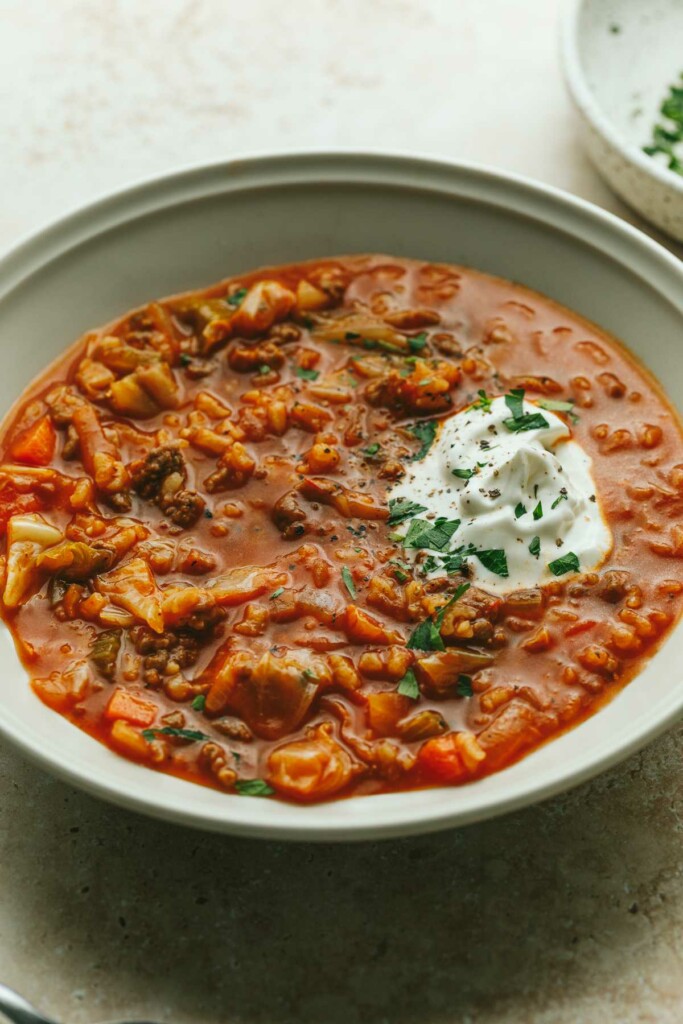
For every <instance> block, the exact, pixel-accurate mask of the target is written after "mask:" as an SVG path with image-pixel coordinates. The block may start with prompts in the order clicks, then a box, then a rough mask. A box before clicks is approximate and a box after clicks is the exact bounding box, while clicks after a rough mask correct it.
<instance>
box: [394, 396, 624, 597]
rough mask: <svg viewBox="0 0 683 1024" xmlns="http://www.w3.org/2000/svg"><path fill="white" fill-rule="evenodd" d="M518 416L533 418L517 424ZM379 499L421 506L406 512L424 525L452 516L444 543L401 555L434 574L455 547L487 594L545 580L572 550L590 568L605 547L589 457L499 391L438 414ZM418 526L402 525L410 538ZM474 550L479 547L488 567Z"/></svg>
mask: <svg viewBox="0 0 683 1024" xmlns="http://www.w3.org/2000/svg"><path fill="white" fill-rule="evenodd" d="M513 411H514V412H515V413H516V417H515V416H513V415H512V413H513ZM530 416H533V417H534V419H533V420H529V419H528V417H530ZM520 423H523V424H527V423H532V424H537V425H534V426H532V428H531V429H518V425H519V424H520ZM389 499H390V502H391V503H392V507H397V506H396V502H397V501H399V502H405V501H406V500H409V501H411V502H414V503H415V504H419V505H423V506H425V508H426V511H424V512H420V513H415V517H416V518H419V519H420V520H421V521H423V522H424V523H425V524H430V525H433V524H434V523H435V521H436V520H437V519H445V520H446V521H447V523H449V524H450V525H451V526H452V523H453V521H455V520H459V521H460V523H459V525H458V527H457V529H456V530H455V531H454V532H453V533H452V535H451V536H450V538H449V540H448V542H447V544H446V546H445V547H441V548H440V549H439V550H437V549H435V548H429V547H428V548H422V549H414V548H410V547H407V548H406V549H405V556H404V557H405V558H406V559H407V560H412V561H418V562H420V563H422V564H423V565H424V562H425V559H427V572H428V575H433V574H436V575H439V574H441V573H442V572H443V571H444V566H443V562H444V558H448V556H449V555H450V556H453V555H454V554H457V553H458V552H460V553H461V554H462V555H464V556H466V557H467V561H468V564H469V565H470V567H471V569H472V571H473V578H474V579H475V580H476V582H477V583H480V584H481V585H482V586H483V587H485V588H486V589H488V590H493V591H496V592H507V591H510V590H515V589H518V588H520V587H531V586H534V585H537V584H542V583H547V582H548V581H549V580H551V579H553V578H555V576H556V575H558V573H557V572H553V571H552V569H551V568H549V563H557V560H558V559H564V560H565V561H564V562H563V563H561V564H560V565H559V566H558V565H557V564H556V565H555V568H556V569H562V568H563V566H564V565H565V564H566V563H567V561H568V562H570V563H573V562H574V559H572V558H571V557H568V556H571V555H572V554H573V555H574V556H576V560H578V565H579V567H580V569H581V571H590V570H591V569H594V568H596V567H597V566H599V565H600V564H601V563H602V562H603V561H604V560H605V558H606V556H607V555H608V554H609V552H610V550H611V548H612V534H611V531H610V529H609V527H608V526H607V524H606V522H605V520H604V518H603V515H602V513H601V510H600V502H599V497H598V494H597V490H596V485H595V481H594V479H593V475H592V460H591V459H590V457H589V456H588V455H587V454H586V452H585V451H584V450H583V448H582V447H581V445H580V444H578V443H577V442H576V441H574V440H573V439H572V436H571V431H570V430H569V428H568V426H567V424H566V423H565V422H564V420H562V419H561V418H560V417H559V416H557V415H555V413H553V412H551V411H550V410H547V409H543V408H541V407H540V406H538V405H536V404H534V403H533V402H529V401H526V400H522V401H521V403H520V402H518V403H517V406H516V407H515V406H514V404H513V409H512V410H511V408H510V406H509V405H508V403H507V402H506V401H505V397H504V396H501V397H499V398H494V399H491V400H490V401H489V400H485V401H484V402H482V403H478V404H475V405H472V406H469V407H468V408H467V409H463V410H462V411H461V412H458V413H455V414H454V415H452V416H450V417H449V418H448V419H445V420H442V421H441V422H440V423H439V425H438V427H437V433H436V436H435V438H434V441H433V443H432V445H431V447H430V449H429V451H428V452H427V454H426V455H425V456H424V458H423V459H421V460H419V461H416V462H411V463H409V464H408V469H407V472H406V474H405V476H404V477H403V478H402V479H401V480H400V482H399V483H397V484H396V485H395V486H394V487H393V488H392V489H391V491H390V493H389ZM410 529H411V519H408V520H407V521H405V522H403V523H401V525H400V526H396V527H395V533H396V534H401V535H402V536H404V537H405V536H406V534H407V533H408V532H409V530H410ZM449 529H450V527H449V526H447V527H446V532H448V530H449ZM419 530H420V527H419V525H418V526H417V527H416V526H414V525H413V526H412V531H413V535H414V536H415V535H419ZM474 552H484V555H483V559H484V561H485V562H487V563H488V564H489V565H493V566H494V569H493V570H492V569H491V568H487V567H486V565H484V564H483V562H482V561H481V560H480V558H479V556H478V555H477V554H475V553H474ZM491 552H493V553H494V554H491ZM500 552H504V555H505V558H504V560H503V559H501V555H500ZM430 555H431V556H433V557H432V558H431V559H430V558H429V556H430ZM501 568H506V569H507V575H503V574H502V573H501V572H500V570H501Z"/></svg>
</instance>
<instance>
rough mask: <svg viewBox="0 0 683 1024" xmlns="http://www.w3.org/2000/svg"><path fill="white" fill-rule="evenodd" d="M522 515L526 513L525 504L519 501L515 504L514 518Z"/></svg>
mask: <svg viewBox="0 0 683 1024" xmlns="http://www.w3.org/2000/svg"><path fill="white" fill-rule="evenodd" d="M523 515H526V505H523V504H522V502H521V501H519V502H518V503H517V504H516V505H515V519H519V518H520V516H523Z"/></svg>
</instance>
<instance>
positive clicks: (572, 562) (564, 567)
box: [548, 551, 580, 576]
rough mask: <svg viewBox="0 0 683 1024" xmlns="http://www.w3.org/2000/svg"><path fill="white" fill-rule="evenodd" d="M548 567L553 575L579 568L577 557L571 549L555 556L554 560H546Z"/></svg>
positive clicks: (574, 570)
mask: <svg viewBox="0 0 683 1024" xmlns="http://www.w3.org/2000/svg"><path fill="white" fill-rule="evenodd" d="M548 568H549V569H550V571H551V573H552V574H553V576H564V574H565V573H566V572H578V571H579V569H580V565H579V559H578V558H577V556H576V555H575V554H574V552H573V551H568V552H567V554H566V555H562V557H561V558H556V559H555V561H554V562H548Z"/></svg>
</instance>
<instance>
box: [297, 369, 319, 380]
mask: <svg viewBox="0 0 683 1024" xmlns="http://www.w3.org/2000/svg"><path fill="white" fill-rule="evenodd" d="M296 375H297V377H301V379H302V380H317V379H318V377H319V376H320V371H319V370H307V369H306V367H305V366H297V368H296Z"/></svg>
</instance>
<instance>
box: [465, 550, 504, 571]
mask: <svg viewBox="0 0 683 1024" xmlns="http://www.w3.org/2000/svg"><path fill="white" fill-rule="evenodd" d="M472 553H473V554H475V555H476V556H477V558H478V559H479V561H480V562H481V564H482V565H483V566H484V568H485V569H488V570H489V572H494V573H495V574H496V576H503V577H505V576H509V575H510V573H509V572H508V560H507V556H506V554H505V552H504V551H503V549H502V548H489V549H488V550H486V551H474V552H472Z"/></svg>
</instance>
